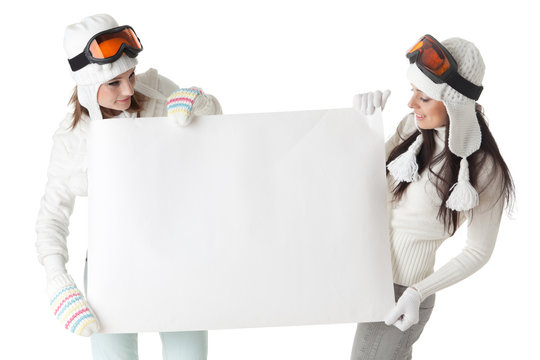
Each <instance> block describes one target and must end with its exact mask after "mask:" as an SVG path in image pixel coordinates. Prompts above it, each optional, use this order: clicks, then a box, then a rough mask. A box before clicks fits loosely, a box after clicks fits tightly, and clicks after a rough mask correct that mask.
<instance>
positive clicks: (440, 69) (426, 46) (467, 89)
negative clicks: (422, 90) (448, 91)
mask: <svg viewBox="0 0 540 360" xmlns="http://www.w3.org/2000/svg"><path fill="white" fill-rule="evenodd" d="M407 58H408V59H409V61H410V63H411V64H412V63H416V65H417V66H418V68H419V69H420V71H422V72H423V73H424V74H425V75H426V76H427V77H428V78H430V79H431V80H432V81H433V82H434V83H436V84H442V83H446V84H448V85H450V86H451V87H452V88H453V89H454V90H456V91H457V92H459V93H461V94H463V95H465V96H466V97H468V98H469V99H473V100H478V98H479V97H480V94H481V93H482V90H483V87H482V86H478V85H475V84H473V83H472V82H470V81H469V80H467V79H465V78H464V77H462V76H461V75H460V74H459V73H458V71H457V70H458V65H457V62H456V60H455V59H454V57H453V56H452V54H450V52H449V51H448V50H447V49H446V48H445V47H444V46H443V45H442V44H441V43H439V42H438V41H437V40H436V39H435V38H434V37H433V36H431V35H425V36H423V37H422V38H421V39H420V40H419V41H418V42H417V43H416V44H415V45H414V46H413V47H412V48H411V49H410V50H409V51H408V52H407Z"/></svg>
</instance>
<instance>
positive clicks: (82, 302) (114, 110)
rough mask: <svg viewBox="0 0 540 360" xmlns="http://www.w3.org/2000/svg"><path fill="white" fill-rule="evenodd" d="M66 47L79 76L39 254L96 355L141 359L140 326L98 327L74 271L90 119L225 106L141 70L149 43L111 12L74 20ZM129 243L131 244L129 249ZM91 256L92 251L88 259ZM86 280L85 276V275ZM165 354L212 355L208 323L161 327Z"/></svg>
mask: <svg viewBox="0 0 540 360" xmlns="http://www.w3.org/2000/svg"><path fill="white" fill-rule="evenodd" d="M64 48H65V50H66V55H67V58H68V62H69V65H70V68H71V75H72V77H73V79H74V80H75V83H76V84H77V86H76V88H75V92H74V94H73V96H72V98H71V101H70V103H71V104H72V105H73V111H72V112H70V113H69V114H68V115H67V116H66V118H65V119H64V121H62V122H61V123H60V126H59V128H58V130H57V131H56V133H55V134H54V137H53V140H54V144H53V149H52V152H51V159H50V165H49V168H48V181H47V185H46V187H45V194H44V195H43V197H42V199H41V207H40V210H39V214H38V219H37V223H36V232H37V241H36V247H37V251H38V259H39V261H40V263H41V264H42V265H43V266H44V268H45V272H46V275H47V291H48V295H49V301H50V306H51V309H52V311H53V313H54V315H55V316H56V317H57V318H58V320H59V321H60V322H61V323H62V326H63V327H65V328H66V329H67V330H69V331H71V332H73V333H75V334H77V335H82V336H91V345H92V354H93V358H94V359H130V360H132V359H138V350H137V334H136V333H133V334H102V333H99V321H98V319H99V314H95V313H94V312H93V311H92V309H91V307H90V306H89V304H88V303H87V301H86V298H85V297H84V296H83V294H82V292H81V291H79V288H78V286H77V285H76V284H75V282H74V280H73V278H72V277H71V276H70V275H69V274H68V272H67V269H66V265H65V264H66V262H67V261H68V258H69V253H68V248H67V242H66V238H67V236H68V234H69V218H70V216H71V213H72V212H73V208H74V205H75V199H76V197H77V196H87V191H88V182H87V151H86V141H87V131H88V127H89V124H90V122H91V121H104V119H109V118H135V117H139V116H141V117H161V116H170V117H171V118H173V119H174V121H175V122H176V123H177V124H178V125H180V126H186V125H188V124H189V122H190V121H191V119H192V117H191V114H192V113H193V114H194V115H211V114H220V113H221V106H220V105H219V102H218V101H217V99H216V98H214V97H213V96H212V95H209V94H204V93H203V92H202V91H201V90H200V89H197V88H189V89H178V86H177V85H176V84H174V83H173V82H172V81H171V80H169V79H167V78H165V77H164V76H162V75H159V74H158V72H157V71H156V70H155V69H150V70H148V71H146V72H144V73H142V74H138V75H135V67H136V65H137V55H138V54H139V53H140V52H141V51H142V49H143V47H142V44H141V42H140V40H139V38H138V37H137V35H136V34H135V31H134V30H133V28H132V27H130V26H128V25H124V26H118V23H117V22H116V20H114V19H113V18H112V17H111V16H110V15H107V14H99V15H93V16H89V17H86V18H84V19H82V20H81V22H79V23H76V24H72V25H70V26H68V27H67V28H66V30H65V33H64ZM126 251H129V249H126ZM89 261H91V259H89ZM85 280H86V279H85ZM160 337H161V340H162V344H163V358H166V359H172V358H174V359H179V358H182V359H193V360H195V359H197V360H200V359H206V357H207V341H208V340H207V338H208V334H207V332H206V331H184V332H162V333H160Z"/></svg>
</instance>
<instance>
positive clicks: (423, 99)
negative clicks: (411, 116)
mask: <svg viewBox="0 0 540 360" xmlns="http://www.w3.org/2000/svg"><path fill="white" fill-rule="evenodd" d="M420 100H422V102H428V101H429V99H425V98H420Z"/></svg>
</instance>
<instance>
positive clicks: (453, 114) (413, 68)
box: [388, 38, 485, 211]
mask: <svg viewBox="0 0 540 360" xmlns="http://www.w3.org/2000/svg"><path fill="white" fill-rule="evenodd" d="M441 43H442V45H443V46H444V47H445V48H446V49H447V50H448V51H449V52H450V54H452V56H453V57H454V59H455V60H456V63H457V65H458V73H459V74H460V75H461V76H462V77H463V78H465V79H466V80H468V81H470V82H471V83H473V84H475V85H478V86H481V84H482V79H483V78H484V72H485V65H484V61H483V59H482V56H481V55H480V52H479V51H478V49H477V48H476V46H475V45H474V44H473V43H471V42H469V41H467V40H464V39H460V38H451V39H448V40H445V41H443V42H441ZM407 77H408V78H409V81H410V82H411V83H412V84H414V86H416V87H417V88H418V89H420V90H421V91H422V92H423V93H424V94H426V95H427V96H429V97H430V98H432V99H435V100H438V101H442V102H443V103H444V105H445V107H446V111H447V113H448V117H449V129H448V131H449V138H448V146H449V149H450V151H451V152H452V153H453V154H455V155H457V156H459V157H461V158H462V160H461V163H460V169H459V175H458V182H457V183H456V184H454V186H452V189H451V190H452V193H451V194H450V197H449V198H448V200H447V202H446V207H448V208H450V209H452V210H456V211H462V210H470V209H472V208H474V207H475V206H476V205H478V193H477V191H476V190H475V189H474V188H473V187H472V185H471V184H470V181H469V166H468V162H467V157H468V156H469V155H471V154H472V153H474V152H475V151H476V150H478V149H479V148H480V144H481V142H482V134H481V132H480V126H479V125H478V119H477V117H476V101H475V100H474V99H470V98H468V97H466V96H465V95H463V94H461V93H459V92H458V91H456V90H455V89H453V88H452V87H451V86H450V85H448V84H446V83H442V84H436V83H434V82H433V81H432V80H431V79H430V78H428V77H427V76H426V75H425V74H424V73H423V72H422V71H421V70H420V69H419V68H418V66H417V64H416V63H413V64H411V65H410V66H409V68H408V70H407ZM421 136H422V135H421V134H420V135H419V137H421ZM413 145H414V144H413ZM410 150H411V151H407V153H409V154H408V156H403V157H401V159H399V158H396V159H395V160H394V161H395V163H394V164H392V163H390V164H388V169H389V171H390V173H392V175H394V173H396V174H400V172H401V173H403V172H404V171H403V169H407V168H409V169H413V170H414V169H415V167H414V165H411V164H405V162H406V161H405V160H406V159H405V158H408V159H411V158H413V161H414V162H415V163H416V156H414V157H413V156H412V155H411V153H412V154H414V155H416V154H418V151H419V146H418V142H416V146H415V147H414V149H410ZM402 155H405V154H402ZM398 159H399V160H398ZM396 160H398V161H396ZM417 168H418V167H417V166H416V169H417ZM405 172H406V171H405ZM394 177H395V178H396V180H398V181H409V182H410V181H414V179H416V178H417V174H413V173H412V174H408V175H406V176H404V175H402V174H400V175H398V176H394Z"/></svg>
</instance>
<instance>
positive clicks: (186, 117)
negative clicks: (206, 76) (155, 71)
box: [167, 87, 203, 126]
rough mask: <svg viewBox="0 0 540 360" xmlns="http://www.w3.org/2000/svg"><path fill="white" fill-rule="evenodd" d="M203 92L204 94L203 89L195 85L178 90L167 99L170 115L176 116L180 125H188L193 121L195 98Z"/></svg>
mask: <svg viewBox="0 0 540 360" xmlns="http://www.w3.org/2000/svg"><path fill="white" fill-rule="evenodd" d="M201 94H203V92H202V90H201V89H198V88H194V87H191V88H188V89H186V88H183V89H178V90H176V91H175V92H173V93H172V94H171V95H170V96H169V98H168V99H167V113H168V115H169V116H170V117H172V118H174V119H175V120H176V122H177V123H178V124H179V125H181V126H185V125H188V124H189V123H190V121H191V120H190V117H191V112H192V110H193V105H194V103H195V99H196V98H197V97H198V96H199V95H201Z"/></svg>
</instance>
